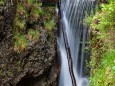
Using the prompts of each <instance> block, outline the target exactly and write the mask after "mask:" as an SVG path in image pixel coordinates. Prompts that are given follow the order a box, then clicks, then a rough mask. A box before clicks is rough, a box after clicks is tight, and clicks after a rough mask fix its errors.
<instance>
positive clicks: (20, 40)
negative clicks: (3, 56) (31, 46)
mask: <svg viewBox="0 0 115 86" xmlns="http://www.w3.org/2000/svg"><path fill="white" fill-rule="evenodd" d="M14 40H15V45H14V50H15V51H18V52H21V51H22V50H24V49H26V47H27V45H28V42H27V40H26V37H25V35H23V34H20V33H17V34H15V35H14Z"/></svg>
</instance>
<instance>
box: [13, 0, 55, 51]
mask: <svg viewBox="0 0 115 86" xmlns="http://www.w3.org/2000/svg"><path fill="white" fill-rule="evenodd" d="M41 5H42V4H41V2H40V1H36V0H25V1H23V2H21V1H17V6H16V7H17V9H16V16H15V19H14V30H13V33H14V34H13V40H14V50H15V51H18V52H21V51H23V50H25V49H26V47H27V46H29V43H31V44H32V43H35V42H36V41H37V40H38V39H39V27H40V29H42V28H44V27H45V30H47V31H49V32H50V31H51V30H52V29H53V28H54V26H55V23H54V20H53V19H52V16H51V15H52V13H53V10H52V9H54V8H49V7H48V8H42V7H41ZM41 21H42V22H43V23H42V22H41ZM41 23H42V24H41ZM29 25H30V26H29ZM28 26H29V27H28ZM49 32H48V34H49ZM17 34H18V35H17Z"/></svg>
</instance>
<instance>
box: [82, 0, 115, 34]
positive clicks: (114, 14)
mask: <svg viewBox="0 0 115 86" xmlns="http://www.w3.org/2000/svg"><path fill="white" fill-rule="evenodd" d="M100 7H101V10H98V11H97V12H96V14H95V15H91V16H88V15H87V14H86V18H85V19H84V22H85V24H87V25H88V26H89V25H90V26H91V27H92V28H94V29H98V30H99V31H101V32H107V31H108V30H110V29H115V1H113V0H109V4H101V5H100Z"/></svg>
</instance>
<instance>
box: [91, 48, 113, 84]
mask: <svg viewBox="0 0 115 86" xmlns="http://www.w3.org/2000/svg"><path fill="white" fill-rule="evenodd" d="M98 64H99V66H98V67H97V68H96V69H95V70H94V72H93V75H92V76H91V77H90V86H114V85H115V79H114V78H115V69H114V68H115V50H110V51H109V52H106V53H104V54H103V55H102V58H101V60H100V62H99V63H98Z"/></svg>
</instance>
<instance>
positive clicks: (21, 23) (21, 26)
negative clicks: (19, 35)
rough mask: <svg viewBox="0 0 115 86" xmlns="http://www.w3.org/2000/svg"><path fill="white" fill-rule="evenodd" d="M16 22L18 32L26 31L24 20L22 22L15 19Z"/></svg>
mask: <svg viewBox="0 0 115 86" xmlns="http://www.w3.org/2000/svg"><path fill="white" fill-rule="evenodd" d="M14 22H15V29H16V30H18V31H19V30H21V29H24V28H25V22H24V21H23V20H21V19H19V18H17V17H16V18H15V20H14Z"/></svg>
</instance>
